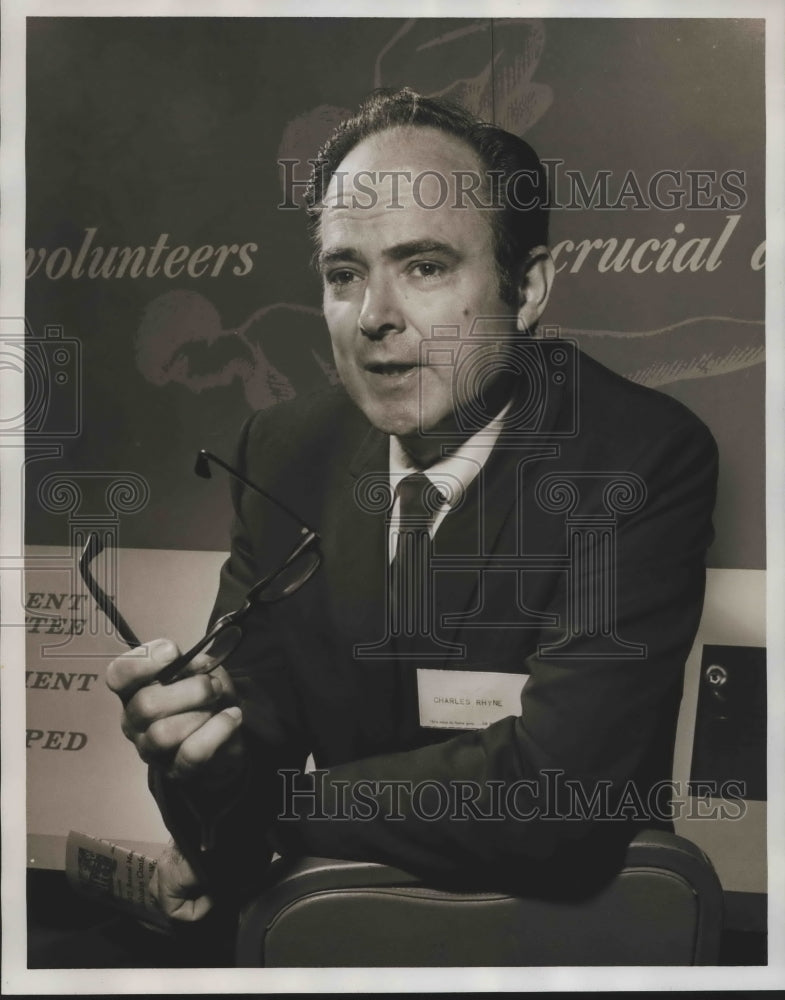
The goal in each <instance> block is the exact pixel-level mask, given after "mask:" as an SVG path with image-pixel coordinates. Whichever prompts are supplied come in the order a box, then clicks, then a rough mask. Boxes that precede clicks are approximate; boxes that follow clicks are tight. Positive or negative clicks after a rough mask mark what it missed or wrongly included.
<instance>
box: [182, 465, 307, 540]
mask: <svg viewBox="0 0 785 1000" xmlns="http://www.w3.org/2000/svg"><path fill="white" fill-rule="evenodd" d="M208 460H209V461H210V462H215V463H216V465H220V466H221V468H222V469H223V470H224V471H225V472H228V473H229V475H230V476H233V477H234V478H235V479H238V480H239V481H240V482H241V483H242V484H243V485H244V486H247V487H248V489H249V490H253V491H254V493H258V494H259V496H262V497H264V498H265V499H266V500H269V501H270V502H271V503H274V504H275V506H276V507H278V508H279V509H280V510H282V511H283V512H284V513H285V514H288V515H289V517H291V518H292V520H294V521H297V522H298V523H299V524H301V525H302V527H303V528H305V529H306V531H307V532H308V533H309V534H314V532H313V529H312V528H309V527H308V525H307V524H306V523H305V521H303V519H302V518H301V517H300V515H299V514H296V513H295V512H294V511H293V510H292V509H291V508H290V507H287V506H286V504H285V503H282V502H281V501H280V500H276V498H275V497H274V496H271V495H270V494H269V493H266V492H265V491H264V490H263V489H262V488H261V486H257V485H256V483H252V482H251V480H250V479H246V477H245V476H244V475H243V474H242V473H241V472H238V471H237V469H235V468H233V467H232V466H231V465H229V463H228V462H224V460H223V459H222V458H219V457H218V456H217V455H214V454H213V453H212V452H211V451H207V450H205V449H204V448H202V449H201V450H200V451H199V454H198V455H197V456H196V465H195V466H194V472H195V473H196V475H197V476H201V477H202V479H209V478H210V469H209V466H208V464H207V463H208Z"/></svg>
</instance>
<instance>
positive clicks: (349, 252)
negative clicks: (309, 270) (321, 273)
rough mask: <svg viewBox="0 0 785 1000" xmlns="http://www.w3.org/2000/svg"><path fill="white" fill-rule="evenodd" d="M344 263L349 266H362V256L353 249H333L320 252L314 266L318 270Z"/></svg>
mask: <svg viewBox="0 0 785 1000" xmlns="http://www.w3.org/2000/svg"><path fill="white" fill-rule="evenodd" d="M342 261H346V262H348V263H351V264H362V263H363V256H362V254H361V253H360V252H359V251H357V250H355V249H354V247H334V248H332V249H329V250H322V251H321V253H320V254H319V255H318V256H317V258H316V266H317V268H319V269H324V268H325V267H329V266H330V264H338V263H340V262H342Z"/></svg>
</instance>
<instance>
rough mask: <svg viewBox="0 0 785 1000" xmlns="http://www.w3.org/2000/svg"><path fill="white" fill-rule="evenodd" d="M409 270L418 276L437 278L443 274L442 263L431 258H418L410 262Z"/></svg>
mask: <svg viewBox="0 0 785 1000" xmlns="http://www.w3.org/2000/svg"><path fill="white" fill-rule="evenodd" d="M411 271H412V273H413V274H414V275H415V276H416V277H418V278H438V277H440V276H441V275H442V274H444V265H443V264H436V263H435V262H434V261H432V260H419V261H417V263H416V264H412V266H411Z"/></svg>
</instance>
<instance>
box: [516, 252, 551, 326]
mask: <svg viewBox="0 0 785 1000" xmlns="http://www.w3.org/2000/svg"><path fill="white" fill-rule="evenodd" d="M555 274H556V267H555V265H554V263H553V257H551V253H550V250H548V248H547V247H545V246H542V247H534V248H533V249H532V250H531V251H530V252H529V255H528V256H527V258H526V262H525V263H524V265H523V268H522V269H521V277H520V281H519V282H518V322H517V327H518V329H519V330H523V331H526V330H532V329H534V327H535V326H536V325H537V320H538V319H539V318H540V316H541V315H542V313H543V311H544V309H545V306H546V305H547V304H548V297H549V295H550V294H551V286H552V285H553V278H554V275H555Z"/></svg>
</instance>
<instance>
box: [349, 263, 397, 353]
mask: <svg viewBox="0 0 785 1000" xmlns="http://www.w3.org/2000/svg"><path fill="white" fill-rule="evenodd" d="M358 320H359V324H360V332H361V333H363V334H364V335H365V336H366V337H369V338H370V339H371V340H381V339H382V338H383V337H386V336H387V334H388V333H400V332H401V331H402V330H404V329H405V327H406V320H405V319H404V317H403V312H402V310H401V308H400V303H399V302H398V297H397V295H396V293H395V291H394V289H393V288H392V287H391V285H390V282H389V279H386V278H385V277H384V276H382V275H375V276H371V277H369V278H368V282H367V284H366V286H365V294H364V296H363V303H362V307H361V309H360V315H359V317H358Z"/></svg>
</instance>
